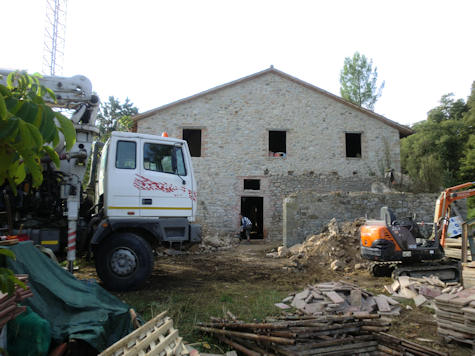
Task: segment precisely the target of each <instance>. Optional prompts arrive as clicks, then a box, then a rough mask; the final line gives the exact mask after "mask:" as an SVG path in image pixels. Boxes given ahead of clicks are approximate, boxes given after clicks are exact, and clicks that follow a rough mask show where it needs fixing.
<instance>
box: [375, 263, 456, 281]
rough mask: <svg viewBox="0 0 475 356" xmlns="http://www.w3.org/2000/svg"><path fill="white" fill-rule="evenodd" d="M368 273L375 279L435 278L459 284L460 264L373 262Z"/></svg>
mask: <svg viewBox="0 0 475 356" xmlns="http://www.w3.org/2000/svg"><path fill="white" fill-rule="evenodd" d="M370 271H371V273H372V274H373V276H375V277H392V278H394V279H397V278H398V277H399V276H409V277H413V278H422V277H429V276H431V275H433V276H437V277H438V278H439V279H440V280H441V281H443V282H446V283H447V282H460V276H461V265H460V262H458V261H457V262H454V261H450V260H447V261H439V262H426V263H403V262H402V261H398V262H375V263H373V264H372V265H371V267H370Z"/></svg>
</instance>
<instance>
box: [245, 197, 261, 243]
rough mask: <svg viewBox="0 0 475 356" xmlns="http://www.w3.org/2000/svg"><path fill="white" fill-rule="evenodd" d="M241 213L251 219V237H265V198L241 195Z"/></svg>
mask: <svg viewBox="0 0 475 356" xmlns="http://www.w3.org/2000/svg"><path fill="white" fill-rule="evenodd" d="M241 215H242V216H246V217H248V218H249V219H250V220H251V223H252V228H251V239H262V238H263V237H264V198H263V197H241Z"/></svg>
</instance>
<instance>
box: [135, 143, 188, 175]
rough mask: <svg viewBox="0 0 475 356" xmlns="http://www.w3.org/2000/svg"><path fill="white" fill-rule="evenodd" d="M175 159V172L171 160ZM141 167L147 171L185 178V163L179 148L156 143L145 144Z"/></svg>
mask: <svg viewBox="0 0 475 356" xmlns="http://www.w3.org/2000/svg"><path fill="white" fill-rule="evenodd" d="M174 159H176V170H174V168H175V167H174V164H173V160H174ZM143 167H144V169H146V170H149V171H155V172H162V173H170V174H178V175H180V176H186V169H185V162H184V160H183V152H182V150H181V147H175V146H170V145H163V144H158V143H145V144H144V154H143Z"/></svg>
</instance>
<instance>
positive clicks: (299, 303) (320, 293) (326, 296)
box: [276, 281, 401, 316]
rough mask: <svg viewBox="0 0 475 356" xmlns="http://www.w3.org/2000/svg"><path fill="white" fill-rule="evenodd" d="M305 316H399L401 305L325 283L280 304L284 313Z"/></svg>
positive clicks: (357, 289) (350, 286)
mask: <svg viewBox="0 0 475 356" xmlns="http://www.w3.org/2000/svg"><path fill="white" fill-rule="evenodd" d="M285 303H290V306H292V307H294V308H296V309H297V310H300V311H301V312H303V313H305V314H308V315H313V316H318V315H324V314H325V315H328V314H341V313H360V312H364V313H378V314H381V315H399V312H400V309H401V308H400V306H399V302H397V301H395V300H394V299H392V298H390V297H387V296H385V295H384V294H380V295H377V296H375V295H373V294H372V293H370V292H368V291H365V290H363V289H361V288H360V287H358V286H357V285H354V284H352V283H349V282H346V281H339V282H325V283H319V284H315V285H313V286H308V287H307V288H306V289H305V290H303V291H301V292H299V293H296V294H293V295H291V296H289V297H287V298H285V299H284V300H283V303H278V304H276V306H277V307H279V308H281V309H288V308H290V306H289V305H288V304H285Z"/></svg>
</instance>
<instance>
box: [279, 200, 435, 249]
mask: <svg viewBox="0 0 475 356" xmlns="http://www.w3.org/2000/svg"><path fill="white" fill-rule="evenodd" d="M437 197H438V194H411V193H384V194H375V193H369V192H350V193H349V192H332V193H324V194H322V193H319V192H315V191H304V192H298V193H294V194H290V195H289V196H288V197H286V198H285V199H284V203H283V240H284V245H285V246H292V245H294V244H296V243H300V242H302V241H304V240H305V238H306V237H307V236H309V235H314V234H318V233H320V232H321V229H322V227H323V226H325V225H326V224H327V223H328V222H329V221H330V220H331V219H332V218H336V219H337V221H339V222H343V221H352V220H354V219H356V218H359V217H367V218H369V219H378V218H379V216H380V209H381V207H383V206H388V207H389V208H390V209H392V210H393V211H394V213H395V215H396V216H397V217H408V216H412V214H413V213H416V219H417V221H421V220H422V221H425V222H428V223H432V220H433V217H434V208H435V202H436V199H437Z"/></svg>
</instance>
